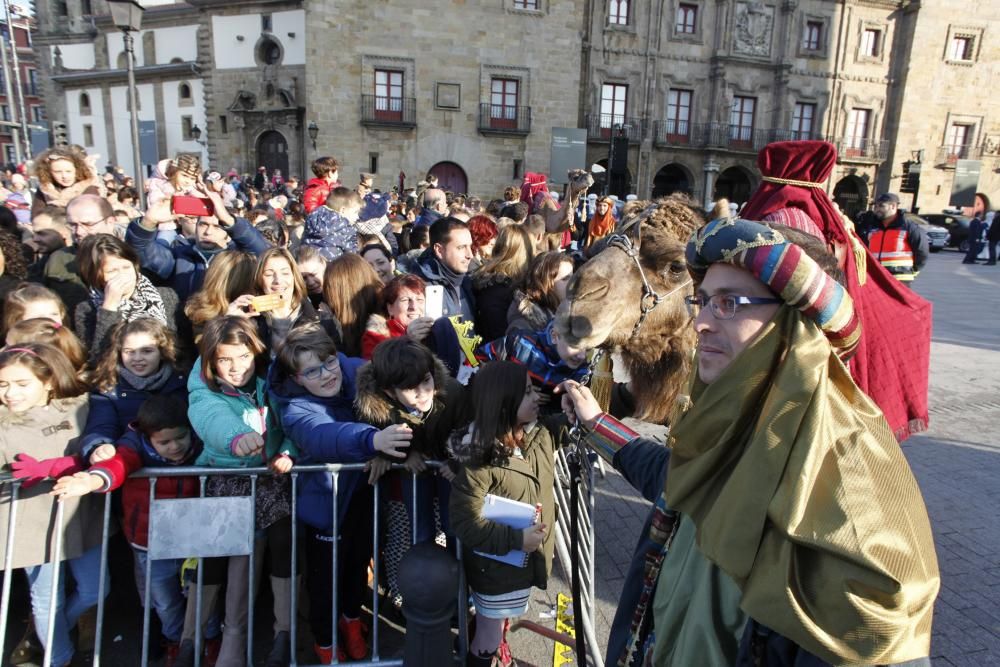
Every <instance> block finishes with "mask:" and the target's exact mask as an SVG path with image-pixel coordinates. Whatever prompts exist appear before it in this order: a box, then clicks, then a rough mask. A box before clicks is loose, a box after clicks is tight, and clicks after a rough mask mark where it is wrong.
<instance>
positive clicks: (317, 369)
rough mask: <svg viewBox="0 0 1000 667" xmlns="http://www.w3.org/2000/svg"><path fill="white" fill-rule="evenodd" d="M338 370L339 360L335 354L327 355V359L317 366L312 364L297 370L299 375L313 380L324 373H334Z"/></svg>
mask: <svg viewBox="0 0 1000 667" xmlns="http://www.w3.org/2000/svg"><path fill="white" fill-rule="evenodd" d="M338 370H340V360H339V359H338V358H337V357H335V356H333V357H327V360H326V361H324V362H323V363H322V364H320V365H319V366H313V367H312V368H307V369H305V370H304V371H301V372H299V377H301V378H305V379H306V380H309V381H310V382H313V381H315V380H318V379H320V378H321V377H323V375H324V374H325V373H330V374H334V373H336V372H337V371H338Z"/></svg>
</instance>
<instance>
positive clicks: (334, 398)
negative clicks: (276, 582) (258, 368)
mask: <svg viewBox="0 0 1000 667" xmlns="http://www.w3.org/2000/svg"><path fill="white" fill-rule="evenodd" d="M362 364H364V361H362V360H361V359H354V358H351V357H347V356H344V355H343V354H339V353H338V352H337V349H336V347H335V346H334V343H333V341H332V340H331V339H330V337H329V336H328V335H327V334H326V332H325V331H323V329H321V328H319V327H300V328H298V329H294V330H293V331H292V332H291V333H289V334H288V337H287V338H286V339H285V342H284V344H283V345H282V347H281V348H280V350H279V352H278V356H277V358H276V360H275V364H274V367H273V368H272V377H271V386H272V390H271V395H272V400H273V402H274V403H275V405H276V406H278V407H279V409H280V412H281V422H282V426H283V427H284V429H285V432H286V433H287V434H288V436H289V437H290V438H291V439H292V440H294V441H295V443H296V444H297V445H298V447H299V449H300V451H301V458H300V460H299V462H300V463H303V464H306V463H361V462H367V461H369V460H371V459H372V458H374V457H375V455H376V454H378V453H383V454H386V455H388V456H391V457H394V458H396V459H399V460H400V461H402V460H403V459H404V458H405V457H406V452H405V449H406V447H407V446H409V442H410V438H411V437H412V432H411V431H410V429H409V427H407V426H404V425H393V426H389V427H388V428H385V429H383V430H381V431H380V430H378V429H376V428H375V427H373V426H369V425H367V424H360V423H358V422H357V421H356V419H355V415H354V405H353V404H354V398H355V391H356V384H355V374H356V373H357V371H358V368H359V367H360V366H361V365H362ZM337 484H338V486H337V519H338V528H339V535H337V536H336V540H335V539H334V535H333V532H332V531H333V510H332V509H331V503H332V502H333V475H332V474H330V473H304V474H303V475H302V477H301V481H300V482H299V484H298V496H299V497H298V508H299V514H298V518H299V519H300V520H301V521H302V524H303V528H304V533H305V536H304V539H305V553H306V568H307V585H308V587H309V594H310V605H309V611H310V624H311V626H312V631H313V635H314V636H315V637H316V646H315V650H316V654H317V655H318V656H319V658H320V660H321V661H323V662H324V663H329V662H330V660H331V659H332V657H333V644H334V640H335V638H334V637H333V636H332V625H333V618H332V616H331V613H330V612H331V606H332V598H331V592H332V590H333V581H332V577H331V569H332V563H333V560H332V559H333V549H334V545H335V544H338V543H339V547H337V548H338V549H339V551H338V565H339V572H338V586H337V590H339V591H340V600H339V601H338V608H339V609H340V611H341V616H340V618H339V619H337V622H338V626H339V628H340V633H341V635H342V641H343V644H345V645H346V646H345V648H346V654H347V655H349V656H350V657H351V658H352V659H354V660H359V659H361V658H363V657H365V655H366V654H367V653H368V647H367V643H366V641H365V637H364V633H365V629H364V627H363V625H362V623H361V621H360V619H359V616H360V613H361V604H362V602H363V600H364V593H365V588H366V585H367V572H366V570H367V566H368V561H369V560H370V559H371V557H372V541H373V540H372V526H373V521H374V519H373V516H372V503H373V495H372V492H371V487H369V486H368V485H367V484H365V483H364V476H363V473H362V472H341V473H337Z"/></svg>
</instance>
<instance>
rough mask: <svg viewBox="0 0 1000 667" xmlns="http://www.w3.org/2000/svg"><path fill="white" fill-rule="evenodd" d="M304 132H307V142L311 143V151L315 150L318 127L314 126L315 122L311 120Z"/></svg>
mask: <svg viewBox="0 0 1000 667" xmlns="http://www.w3.org/2000/svg"><path fill="white" fill-rule="evenodd" d="M306 131H307V132H309V140H310V141H312V145H313V150H316V137H318V136H319V125H317V124H316V121H314V120H311V121H309V126H308V127H307V128H306Z"/></svg>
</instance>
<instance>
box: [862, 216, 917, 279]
mask: <svg viewBox="0 0 1000 667" xmlns="http://www.w3.org/2000/svg"><path fill="white" fill-rule="evenodd" d="M908 237H909V230H908V229H907V228H906V227H905V226H904V227H898V228H889V229H877V230H875V231H874V232H872V235H871V237H869V239H868V248H869V249H870V250H871V252H872V254H874V255H875V258H876V259H877V260H878V261H879V263H881V264H882V266H884V267H885V268H886V270H887V271H888V272H889V273H891V274H892V275H893V276H895V277H896V279H897V280H906V281H909V280H913V279H914V278H916V277H917V272H916V271H915V270H914V268H913V249H912V248H911V247H910V240H909V238H908Z"/></svg>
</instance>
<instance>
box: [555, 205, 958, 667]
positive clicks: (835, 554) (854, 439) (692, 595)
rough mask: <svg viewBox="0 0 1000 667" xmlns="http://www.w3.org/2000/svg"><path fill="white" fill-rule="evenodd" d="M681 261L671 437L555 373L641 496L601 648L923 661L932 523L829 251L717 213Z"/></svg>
mask: <svg viewBox="0 0 1000 667" xmlns="http://www.w3.org/2000/svg"><path fill="white" fill-rule="evenodd" d="M793 240H794V242H793ZM687 262H688V270H689V272H690V273H691V275H692V278H693V279H694V282H695V286H696V292H695V295H694V296H692V297H688V303H689V305H690V306H691V308H692V311H693V314H694V315H695V317H694V326H695V330H696V331H697V334H698V353H697V358H696V364H695V366H696V369H697V370H696V372H693V373H692V377H691V380H690V385H689V391H688V395H687V396H685V397H683V398H682V399H681V400H679V401H678V405H677V408H676V409H675V412H674V414H673V415H672V417H671V419H670V437H669V439H668V443H667V444H668V446H667V447H664V446H663V445H661V444H659V443H657V442H654V441H651V440H645V439H643V438H640V437H639V436H638V435H637V434H636V433H634V432H632V431H630V430H629V429H628V428H627V427H625V426H624V425H622V424H621V423H620V422H618V421H616V420H615V419H614V418H613V417H611V416H609V415H607V414H604V413H602V412H601V410H600V407H599V406H598V404H597V402H596V401H595V400H594V399H593V396H592V395H591V394H590V392H589V390H587V389H586V388H585V387H582V386H580V385H578V384H576V383H572V382H566V383H564V384H563V385H562V388H563V390H564V391H565V392H566V397H565V398H564V399H563V408H564V410H566V412H567V413H568V414H569V416H570V418H571V419H573V420H575V421H577V422H578V423H580V424H582V426H583V428H584V429H585V432H586V434H587V435H586V437H587V442H588V443H589V444H590V445H591V446H592V447H593V448H594V449H595V450H596V451H597V452H598V453H599V454H600V455H601V456H603V457H604V458H606V459H608V460H609V461H611V462H612V463H613V464H614V465H615V467H616V468H617V469H618V470H619V471H621V472H622V474H623V475H624V476H625V477H626V479H628V480H629V482H630V483H631V484H632V485H633V486H635V487H636V488H637V489H638V490H639V491H641V492H642V494H643V495H644V496H645V497H646V498H647V499H649V500H650V501H651V502H653V503H654V507H653V509H652V511H651V513H650V517H649V519H648V520H647V523H646V528H645V529H646V533H645V535H644V536H643V538H642V539H641V541H640V544H639V545H638V547H637V549H636V553H635V555H634V557H633V560H632V563H631V565H630V568H629V572H628V575H627V578H626V583H625V587H624V589H623V592H622V596H621V598H620V600H619V606H618V612H617V614H616V615H615V620H614V623H613V624H612V628H611V635H610V637H609V640H608V656H607V664H609V665H623V666H627V667H632V666H633V665H646V664H654V665H694V664H699V665H750V664H767V665H796V666H797V667H802V666H806V665H809V666H814V665H815V666H819V665H826V664H832V665H846V664H851V665H858V664H862V665H872V664H878V665H887V664H898V663H907V665H917V664H929V661H928V660H927V657H928V655H929V651H930V636H931V619H932V613H933V607H934V600H935V597H936V595H937V592H938V588H939V586H940V577H939V573H938V567H937V558H936V554H935V550H934V542H933V539H932V535H931V529H930V522H929V520H928V517H927V510H926V508H925V506H924V502H923V498H922V496H921V494H920V490H919V488H918V486H917V483H916V480H915V479H914V477H913V474H912V472H911V471H910V468H909V466H908V464H907V462H906V460H905V458H904V457H903V454H902V451H901V449H900V447H899V444H898V443H897V441H896V439H895V438H894V436H893V432H892V430H891V429H890V427H889V425H888V423H887V422H886V419H885V417H884V416H883V414H882V412H881V411H880V410H879V409H878V407H877V405H876V404H875V403H874V402H873V401H872V399H870V398H869V397H868V396H867V395H866V394H865V393H863V392H862V391H860V390H859V389H858V387H857V385H856V384H855V383H854V381H853V380H852V378H851V375H850V373H849V372H848V370H847V368H846V366H845V365H844V360H845V359H846V358H848V357H849V356H850V355H851V354H852V353H853V352H854V351H855V350H856V348H857V345H858V342H859V339H860V337H861V330H860V320H859V318H858V314H857V313H856V311H855V309H854V303H853V300H852V299H851V297H850V295H849V294H848V292H847V290H846V289H844V287H843V286H842V285H841V284H840V283H839V282H838V281H837V278H842V274H841V272H840V270H839V267H838V264H837V260H836V258H835V257H834V256H833V255H831V254H830V253H828V252H826V250H825V247H824V244H823V242H822V241H819V240H818V239H815V238H814V237H811V236H809V235H808V234H804V233H801V232H799V231H797V230H795V229H791V228H788V227H784V226H779V225H774V226H768V225H766V224H763V223H758V222H751V221H747V220H740V219H734V218H721V219H718V220H714V221H712V222H710V223H709V224H708V225H706V226H705V227H704V228H702V229H701V230H699V231H697V232H696V233H695V234H694V235H693V236H692V238H691V240H690V241H689V243H688V246H687Z"/></svg>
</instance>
